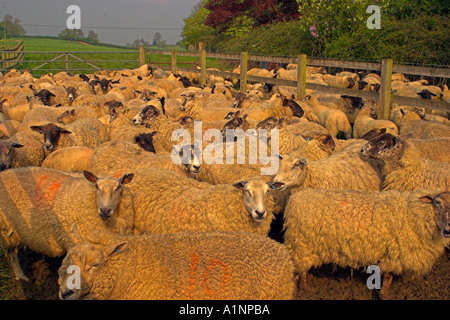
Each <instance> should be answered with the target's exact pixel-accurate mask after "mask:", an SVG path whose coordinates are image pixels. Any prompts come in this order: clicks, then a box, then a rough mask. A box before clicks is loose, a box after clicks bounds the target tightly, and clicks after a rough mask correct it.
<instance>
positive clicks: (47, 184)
mask: <svg viewBox="0 0 450 320" xmlns="http://www.w3.org/2000/svg"><path fill="white" fill-rule="evenodd" d="M36 183H37V186H38V188H37V189H36V193H35V196H34V199H33V204H34V206H35V207H37V208H38V207H41V206H43V205H53V202H54V201H55V199H56V196H57V195H58V192H59V189H60V188H61V183H60V182H57V181H56V182H55V181H51V180H49V179H48V175H42V176H40V177H39V178H37V179H36Z"/></svg>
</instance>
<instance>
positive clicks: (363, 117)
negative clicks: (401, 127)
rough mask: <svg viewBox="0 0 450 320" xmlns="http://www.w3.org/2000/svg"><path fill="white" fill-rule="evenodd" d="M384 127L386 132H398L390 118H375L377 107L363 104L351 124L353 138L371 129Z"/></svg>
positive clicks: (357, 137)
mask: <svg viewBox="0 0 450 320" xmlns="http://www.w3.org/2000/svg"><path fill="white" fill-rule="evenodd" d="M379 128H386V130H387V132H389V133H392V134H398V128H397V126H396V125H395V124H394V123H393V122H392V121H390V120H377V108H376V107H375V106H373V105H366V106H364V107H363V108H362V109H361V111H360V112H359V113H358V115H357V116H356V119H355V124H354V126H353V138H355V139H359V138H361V137H362V136H363V135H364V134H366V133H367V132H369V131H370V130H372V129H379Z"/></svg>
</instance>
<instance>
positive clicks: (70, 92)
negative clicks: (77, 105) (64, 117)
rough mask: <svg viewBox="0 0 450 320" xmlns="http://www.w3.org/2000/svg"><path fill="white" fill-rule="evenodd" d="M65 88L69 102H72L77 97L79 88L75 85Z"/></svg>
mask: <svg viewBox="0 0 450 320" xmlns="http://www.w3.org/2000/svg"><path fill="white" fill-rule="evenodd" d="M64 89H65V90H66V92H67V99H68V100H69V103H70V104H72V102H73V100H75V98H76V97H77V88H75V87H68V88H66V87H64Z"/></svg>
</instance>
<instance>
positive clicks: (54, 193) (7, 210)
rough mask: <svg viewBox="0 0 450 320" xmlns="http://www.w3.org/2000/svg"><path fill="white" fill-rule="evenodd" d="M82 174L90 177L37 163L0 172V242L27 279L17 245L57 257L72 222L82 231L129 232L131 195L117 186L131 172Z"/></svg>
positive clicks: (19, 273) (69, 243) (128, 178)
mask: <svg viewBox="0 0 450 320" xmlns="http://www.w3.org/2000/svg"><path fill="white" fill-rule="evenodd" d="M86 178H88V179H89V181H90V182H88V181H86V179H84V178H81V177H80V178H76V177H73V176H71V175H67V174H65V173H63V172H61V171H57V170H52V169H46V168H38V167H27V168H18V169H10V170H5V171H3V172H0V190H1V191H0V193H1V194H2V196H1V197H0V225H1V226H2V227H1V229H0V245H1V247H2V248H3V249H5V250H6V252H7V254H8V256H9V258H11V260H12V263H13V267H14V272H15V274H16V277H17V278H21V279H24V280H26V279H27V277H26V276H25V275H24V274H23V271H22V270H21V268H20V265H19V263H18V258H17V248H18V247H19V246H20V245H22V244H24V245H26V246H27V247H28V248H30V249H32V250H34V251H36V252H40V253H43V254H45V255H47V256H51V257H56V256H61V255H63V254H64V253H65V252H66V251H67V249H69V248H70V247H71V246H72V245H73V243H72V241H71V239H70V238H69V233H70V230H71V227H72V225H73V224H74V223H77V224H78V225H79V227H80V230H81V231H82V233H83V234H84V233H85V232H87V231H88V230H97V229H101V228H109V229H111V230H112V231H114V232H118V233H123V234H125V233H130V234H131V233H132V232H133V222H134V207H133V199H132V197H131V194H130V193H129V192H128V191H127V190H126V188H124V187H122V186H123V185H124V184H126V183H128V182H130V181H131V180H132V178H133V176H132V174H130V175H124V176H123V177H121V178H120V179H116V178H111V177H102V178H96V177H94V176H93V175H92V174H90V173H86Z"/></svg>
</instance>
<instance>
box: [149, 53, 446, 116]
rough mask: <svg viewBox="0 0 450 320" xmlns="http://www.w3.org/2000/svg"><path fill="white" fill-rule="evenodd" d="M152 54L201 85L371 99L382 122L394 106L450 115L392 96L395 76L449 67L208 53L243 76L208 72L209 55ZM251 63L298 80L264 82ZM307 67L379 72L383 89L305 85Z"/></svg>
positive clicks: (438, 73)
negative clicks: (218, 80) (187, 63)
mask: <svg viewBox="0 0 450 320" xmlns="http://www.w3.org/2000/svg"><path fill="white" fill-rule="evenodd" d="M149 53H153V54H162V55H170V56H171V62H170V65H171V71H172V72H174V73H176V72H177V71H186V72H195V73H200V84H201V85H205V84H206V82H207V80H206V79H207V75H214V76H220V77H223V78H227V79H239V80H240V90H241V91H242V92H246V91H247V83H248V82H262V83H268V84H275V85H278V86H288V87H295V88H297V99H299V100H302V99H304V97H305V96H306V93H305V92H306V89H310V90H317V91H321V92H325V93H332V94H340V95H349V96H354V97H359V98H362V99H372V100H375V101H376V102H378V103H379V104H380V110H379V114H378V116H379V118H380V119H388V117H389V112H390V107H391V103H396V104H399V105H411V106H418V107H424V108H426V109H436V110H443V111H450V103H447V102H444V101H434V100H424V99H421V98H411V97H404V96H398V95H392V94H391V79H392V74H393V73H403V74H408V75H421V76H429V77H438V78H450V66H448V67H446V68H431V67H422V66H408V65H400V64H394V63H393V61H392V59H384V60H383V61H382V62H381V63H378V62H361V61H341V60H333V59H322V58H307V57H306V55H299V56H297V57H270V56H261V55H249V54H248V53H247V52H242V53H208V58H216V59H226V60H234V61H238V62H239V64H240V71H241V72H240V73H233V72H226V71H217V70H208V69H207V67H206V51H205V50H202V51H201V52H176V51H175V50H172V51H160V50H158V51H153V50H152V51H149ZM177 56H191V57H199V58H200V69H194V68H192V69H188V68H180V67H177ZM249 61H257V62H271V63H284V64H296V65H297V80H286V79H278V78H265V77H258V76H252V75H247V67H248V62H249ZM306 66H320V67H334V68H342V69H354V70H364V71H377V72H379V73H381V88H380V91H379V93H375V92H370V91H362V90H355V89H346V88H338V87H332V86H325V85H320V84H315V83H309V82H307V81H306Z"/></svg>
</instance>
